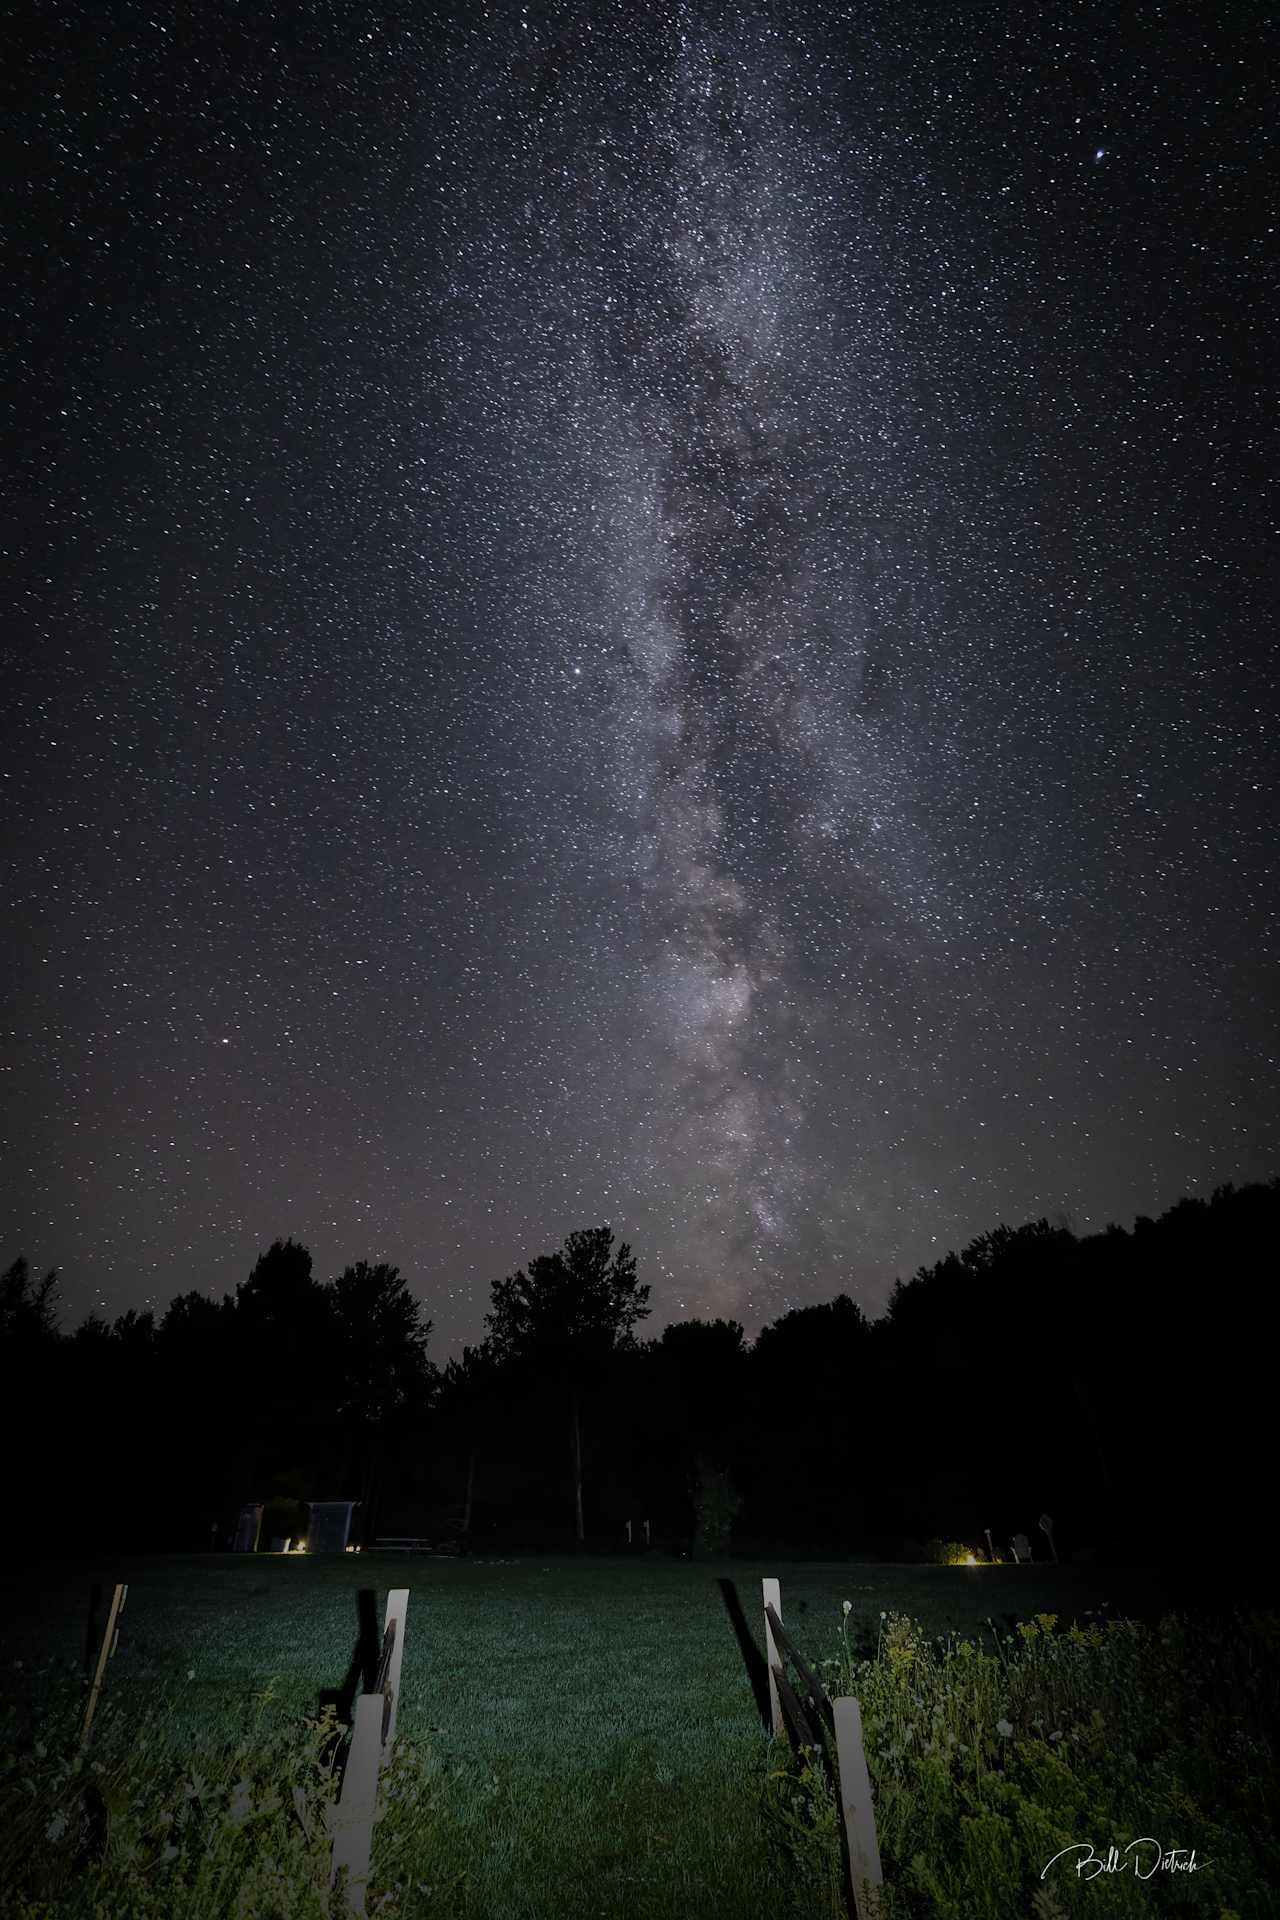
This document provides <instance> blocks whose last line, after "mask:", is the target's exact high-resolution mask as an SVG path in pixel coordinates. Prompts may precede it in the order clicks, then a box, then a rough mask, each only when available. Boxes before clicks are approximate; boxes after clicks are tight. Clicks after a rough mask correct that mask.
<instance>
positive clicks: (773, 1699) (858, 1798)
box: [762, 1580, 884, 1920]
mask: <svg viewBox="0 0 1280 1920" xmlns="http://www.w3.org/2000/svg"><path fill="white" fill-rule="evenodd" d="M762 1585H763V1589H764V1633H765V1648H766V1653H767V1658H768V1664H769V1707H770V1716H771V1720H772V1725H773V1734H774V1738H775V1739H777V1737H778V1736H779V1735H780V1734H782V1733H783V1732H786V1733H789V1734H790V1736H791V1739H792V1741H793V1742H794V1743H795V1745H796V1746H797V1747H807V1748H808V1749H809V1750H810V1751H811V1752H812V1753H813V1754H814V1755H815V1757H816V1758H817V1759H818V1760H819V1762H820V1763H821V1764H822V1765H824V1766H825V1767H826V1768H827V1769H828V1772H829V1774H830V1776H831V1782H832V1785H833V1786H834V1788H835V1790H836V1793H837V1796H838V1798H839V1801H840V1811H841V1814H842V1816H843V1832H844V1843H845V1864H846V1867H847V1869H848V1875H849V1887H850V1891H851V1893H852V1896H853V1911H854V1912H855V1914H856V1915H857V1920H875V1916H876V1914H877V1913H878V1911H879V1907H880V1897H879V1894H878V1892H877V1889H878V1888H879V1887H881V1886H882V1885H883V1884H884V1875H883V1873H882V1871H881V1867H880V1845H879V1842H878V1840H877V1839H876V1817H875V1807H874V1805H873V1803H872V1799H871V1776H870V1774H869V1773H868V1772H867V1755H866V1750H865V1748H864V1746H863V1744H862V1709H861V1707H860V1706H859V1704H858V1702H857V1701H856V1700H855V1699H853V1698H852V1697H845V1698H842V1699H838V1700H832V1699H831V1698H830V1696H829V1695H828V1693H827V1690H826V1688H825V1687H824V1686H823V1684H822V1682H821V1681H820V1680H819V1679H818V1678H817V1676H816V1675H815V1674H814V1672H813V1670H812V1668H811V1667H810V1666H809V1665H808V1664H807V1662H806V1661H805V1659H804V1658H803V1656H802V1655H801V1653H800V1652H799V1651H798V1649H797V1648H796V1647H795V1646H794V1645H793V1643H792V1641H791V1639H790V1637H789V1636H788V1634H787V1631H786V1628H785V1627H784V1626H783V1624H782V1590H781V1588H780V1586H779V1584H778V1582H777V1581H776V1580H765V1581H764V1582H763V1583H762ZM788 1667H790V1668H791V1670H792V1672H793V1673H794V1675H795V1678H796V1682H797V1683H798V1685H793V1684H792V1681H791V1678H790V1676H789V1675H788V1672H787V1669H788Z"/></svg>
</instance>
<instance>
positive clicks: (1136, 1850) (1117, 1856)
mask: <svg viewBox="0 0 1280 1920" xmlns="http://www.w3.org/2000/svg"><path fill="white" fill-rule="evenodd" d="M1073 1853H1075V1854H1079V1855H1081V1856H1082V1857H1081V1858H1080V1859H1078V1860H1077V1861H1076V1862H1075V1869H1076V1878H1077V1879H1078V1880H1093V1879H1096V1878H1097V1876H1098V1874H1100V1873H1132V1874H1133V1876H1134V1878H1135V1880H1150V1878H1151V1876H1152V1874H1154V1873H1199V1871H1200V1869H1201V1867H1207V1866H1208V1864H1209V1862H1208V1861H1207V1860H1197V1859H1196V1850H1195V1848H1194V1847H1162V1846H1161V1844H1160V1842H1159V1841H1158V1840H1153V1839H1152V1838H1151V1836H1150V1834H1145V1833H1144V1834H1143V1835H1142V1836H1141V1838H1140V1839H1138V1840H1131V1841H1130V1842H1129V1844H1128V1846H1127V1847H1108V1848H1107V1850H1106V1852H1105V1853H1095V1852H1094V1850H1093V1847H1092V1844H1091V1843H1090V1842H1089V1841H1088V1840H1078V1841H1077V1842H1076V1844H1075V1845H1074V1846H1073V1847H1064V1848H1063V1849H1062V1851H1061V1853H1055V1854H1054V1856H1053V1859H1052V1860H1050V1861H1049V1863H1048V1865H1047V1866H1046V1867H1045V1868H1044V1869H1043V1871H1042V1872H1041V1875H1040V1878H1041V1879H1042V1880H1043V1879H1044V1876H1045V1874H1046V1873H1048V1871H1049V1867H1053V1866H1056V1865H1057V1863H1058V1861H1059V1860H1066V1859H1067V1858H1068V1857H1069V1856H1070V1855H1071V1854H1073ZM1130 1855H1132V1856H1133V1857H1132V1858H1130V1857H1129V1856H1130Z"/></svg>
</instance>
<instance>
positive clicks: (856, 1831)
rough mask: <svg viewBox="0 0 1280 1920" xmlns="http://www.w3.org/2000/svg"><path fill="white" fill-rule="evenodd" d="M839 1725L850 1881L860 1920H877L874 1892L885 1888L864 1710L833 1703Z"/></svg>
mask: <svg viewBox="0 0 1280 1920" xmlns="http://www.w3.org/2000/svg"><path fill="white" fill-rule="evenodd" d="M831 1706H832V1711H833V1713H834V1715H835V1723H836V1762H837V1765H838V1766H839V1769H840V1804H841V1807H842V1808H843V1811H844V1830H845V1833H846V1835H847V1836H848V1840H849V1877H850V1879H851V1880H852V1881H853V1898H854V1904H855V1906H856V1907H857V1911H858V1920H874V1916H875V1914H876V1912H877V1910H878V1908H879V1904H880V1902H879V1899H878V1897H877V1895H876V1893H875V1888H877V1887H879V1886H883V1884H884V1875H883V1873H882V1872H881V1870H880V1846H879V1842H878V1841H877V1840H876V1816H875V1808H874V1807H873V1805H872V1802H871V1776H870V1774H869V1773H868V1772H867V1756H866V1751H865V1749H864V1747H863V1744H862V1709H861V1708H860V1707H859V1705H858V1703H857V1701H856V1700H850V1699H842V1700H833V1701H832V1703H831Z"/></svg>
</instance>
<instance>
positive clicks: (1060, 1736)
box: [1049, 1733, 1062, 1740]
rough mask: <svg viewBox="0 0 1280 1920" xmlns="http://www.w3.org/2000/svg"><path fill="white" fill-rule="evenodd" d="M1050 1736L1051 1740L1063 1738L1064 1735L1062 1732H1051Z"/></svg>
mask: <svg viewBox="0 0 1280 1920" xmlns="http://www.w3.org/2000/svg"><path fill="white" fill-rule="evenodd" d="M1049 1738H1050V1739H1051V1740H1061V1738H1062V1735H1061V1734H1060V1733H1051V1734H1050V1735H1049Z"/></svg>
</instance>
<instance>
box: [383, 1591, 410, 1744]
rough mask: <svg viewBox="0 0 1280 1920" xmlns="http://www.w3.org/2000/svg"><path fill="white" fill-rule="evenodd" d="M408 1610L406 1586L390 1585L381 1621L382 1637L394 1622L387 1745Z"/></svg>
mask: <svg viewBox="0 0 1280 1920" xmlns="http://www.w3.org/2000/svg"><path fill="white" fill-rule="evenodd" d="M408 1611H409V1589H408V1587H392V1588H391V1590H390V1592H389V1593H388V1594H387V1615H386V1619H385V1620H384V1621H383V1623H382V1632H383V1637H384V1638H385V1637H386V1631H387V1627H388V1625H389V1624H390V1622H391V1621H392V1620H394V1621H395V1623H396V1639H395V1645H394V1646H393V1647H392V1649H391V1660H390V1662H389V1664H388V1667H387V1692H388V1693H389V1694H390V1695H391V1713H390V1716H389V1718H388V1721H387V1740H386V1744H387V1746H388V1747H389V1746H390V1745H391V1743H392V1741H393V1740H394V1739H395V1737H396V1715H397V1714H398V1713H399V1711H400V1662H401V1661H402V1660H403V1658H404V1621H405V1615H406V1613H407V1612H408Z"/></svg>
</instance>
